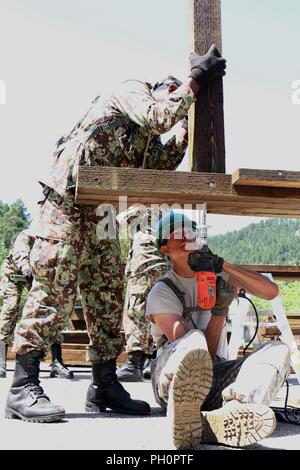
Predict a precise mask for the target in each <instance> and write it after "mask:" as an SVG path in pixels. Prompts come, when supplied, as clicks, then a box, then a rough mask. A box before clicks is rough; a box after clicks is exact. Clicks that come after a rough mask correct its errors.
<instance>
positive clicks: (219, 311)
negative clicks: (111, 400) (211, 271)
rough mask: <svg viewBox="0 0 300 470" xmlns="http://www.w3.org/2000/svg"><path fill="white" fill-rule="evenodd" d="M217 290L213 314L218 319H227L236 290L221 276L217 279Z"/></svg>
mask: <svg viewBox="0 0 300 470" xmlns="http://www.w3.org/2000/svg"><path fill="white" fill-rule="evenodd" d="M216 289H217V292H216V294H217V295H216V297H217V299H216V305H215V306H214V307H213V308H212V309H211V314H212V315H216V316H218V317H226V316H227V315H228V311H229V306H230V304H231V302H232V301H233V299H234V298H235V292H234V289H233V288H232V287H231V286H230V285H229V283H228V282H227V281H225V280H224V279H223V278H222V277H220V276H218V277H217V286H216Z"/></svg>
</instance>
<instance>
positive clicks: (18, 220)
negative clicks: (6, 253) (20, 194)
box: [0, 199, 30, 250]
mask: <svg viewBox="0 0 300 470" xmlns="http://www.w3.org/2000/svg"><path fill="white" fill-rule="evenodd" d="M29 223H30V215H29V213H28V211H27V209H26V207H25V205H24V203H23V202H22V201H21V199H18V200H17V201H16V202H14V203H13V204H11V205H10V206H9V205H8V204H3V203H2V202H1V204H0V242H2V243H3V244H4V247H5V249H6V250H8V249H9V248H10V246H11V245H12V243H13V242H14V241H15V239H16V237H17V235H18V233H20V232H21V231H22V230H24V229H26V228H27V227H28V225H29Z"/></svg>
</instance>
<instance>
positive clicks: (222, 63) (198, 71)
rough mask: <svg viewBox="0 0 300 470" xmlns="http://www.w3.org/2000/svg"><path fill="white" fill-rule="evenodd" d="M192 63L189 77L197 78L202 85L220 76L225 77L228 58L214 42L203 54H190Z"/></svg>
mask: <svg viewBox="0 0 300 470" xmlns="http://www.w3.org/2000/svg"><path fill="white" fill-rule="evenodd" d="M190 64H191V73H190V75H189V77H190V78H193V79H194V80H196V82H197V83H198V85H200V86H202V85H205V84H206V83H208V82H210V81H212V80H215V79H216V78H218V77H223V76H224V75H225V73H226V72H225V69H226V60H225V59H223V58H222V57H221V56H220V53H219V51H218V49H217V48H216V46H215V45H214V44H213V45H212V46H211V47H210V49H209V51H208V52H207V53H206V54H205V55H203V56H200V55H198V54H195V53H192V54H190Z"/></svg>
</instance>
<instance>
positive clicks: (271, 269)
mask: <svg viewBox="0 0 300 470" xmlns="http://www.w3.org/2000/svg"><path fill="white" fill-rule="evenodd" d="M242 267H244V268H247V269H252V270H253V271H256V272H259V273H271V274H272V276H273V278H274V279H280V280H289V281H290V280H298V279H300V266H278V265H274V264H264V265H263V264H247V265H242Z"/></svg>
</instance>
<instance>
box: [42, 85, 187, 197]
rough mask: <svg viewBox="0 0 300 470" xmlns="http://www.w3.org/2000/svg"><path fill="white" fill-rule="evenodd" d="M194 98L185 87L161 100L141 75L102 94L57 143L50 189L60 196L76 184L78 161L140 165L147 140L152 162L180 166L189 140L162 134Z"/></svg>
mask: <svg viewBox="0 0 300 470" xmlns="http://www.w3.org/2000/svg"><path fill="white" fill-rule="evenodd" d="M194 101H195V96H194V95H193V93H192V91H191V90H190V89H189V88H184V87H180V90H179V91H177V90H176V91H174V92H173V93H171V94H170V95H169V99H166V100H164V101H156V100H155V99H154V98H153V96H152V94H151V90H150V87H149V85H147V84H146V83H143V82H139V81H137V80H128V81H126V82H124V83H123V84H122V85H121V87H120V89H119V90H118V91H117V92H116V93H114V94H112V95H110V96H108V97H105V96H103V97H101V98H99V99H96V100H95V102H94V104H93V106H92V107H91V109H90V110H89V111H88V112H87V114H86V115H85V116H84V117H83V118H82V119H81V120H80V121H79V123H78V125H77V126H75V128H74V129H73V130H72V132H71V133H70V135H69V138H68V139H67V141H66V142H64V141H63V143H62V144H61V145H59V146H58V148H57V149H56V151H55V153H54V155H53V162H52V172H51V175H50V177H48V176H47V177H45V178H44V179H43V180H42V183H41V184H42V185H43V187H44V191H45V194H47V192H49V190H50V189H52V190H54V191H55V194H56V195H57V201H58V200H59V199H61V198H63V197H64V196H65V195H66V192H67V191H69V190H71V189H74V188H75V184H76V176H77V170H78V165H82V166H84V165H87V166H114V167H127V168H140V167H141V166H142V164H143V161H144V156H145V155H144V153H145V150H146V148H147V144H149V146H148V150H147V158H146V166H145V167H146V168H149V169H158V170H159V169H163V170H173V169H175V168H176V167H177V166H178V165H179V164H180V162H181V160H182V159H183V157H184V154H185V150H186V147H187V142H186V141H178V142H176V138H175V137H172V138H171V139H170V140H169V141H168V142H166V143H165V144H164V145H163V144H162V142H161V140H160V134H163V133H165V132H167V131H169V130H170V129H171V128H172V127H173V126H174V125H175V124H176V123H177V122H178V121H180V120H181V119H183V117H184V115H185V114H186V113H187V111H188V109H189V107H190V106H191V104H192V103H193V102H194ZM116 124H117V125H116ZM97 126H98V127H97ZM149 139H150V140H149ZM148 140H149V142H148Z"/></svg>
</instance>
